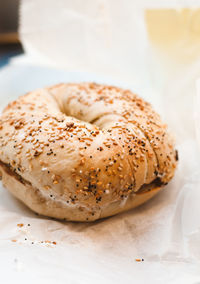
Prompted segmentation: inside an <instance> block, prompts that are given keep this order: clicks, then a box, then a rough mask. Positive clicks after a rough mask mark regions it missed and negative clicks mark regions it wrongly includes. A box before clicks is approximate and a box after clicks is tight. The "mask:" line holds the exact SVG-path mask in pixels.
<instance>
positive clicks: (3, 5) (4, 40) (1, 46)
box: [0, 0, 23, 67]
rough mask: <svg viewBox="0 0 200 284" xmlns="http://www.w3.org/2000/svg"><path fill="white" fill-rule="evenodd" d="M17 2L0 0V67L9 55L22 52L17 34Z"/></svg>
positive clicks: (14, 0)
mask: <svg viewBox="0 0 200 284" xmlns="http://www.w3.org/2000/svg"><path fill="white" fill-rule="evenodd" d="M19 2H20V1H19V0H1V1H0V67H2V66H3V65H5V64H6V63H7V62H8V59H9V58H10V57H12V56H14V55H17V54H21V53H22V52H23V49H22V45H21V44H20V40H19V34H18V25H19V17H18V14H19V13H18V11H19Z"/></svg>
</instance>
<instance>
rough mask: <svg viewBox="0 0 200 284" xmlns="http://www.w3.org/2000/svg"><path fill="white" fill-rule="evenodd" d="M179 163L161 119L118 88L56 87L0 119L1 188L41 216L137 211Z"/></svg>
mask: <svg viewBox="0 0 200 284" xmlns="http://www.w3.org/2000/svg"><path fill="white" fill-rule="evenodd" d="M177 160H178V157H177V151H176V150H175V149H174V144H173V139H172V138H171V136H170V135H169V133H168V131H167V126H166V125H165V124H163V123H162V122H161V119H160V116H159V115H158V114H157V113H156V112H155V111H154V110H153V109H152V107H151V105H150V104H149V103H147V102H145V101H144V100H143V99H141V98H139V97H138V96H137V95H135V94H133V93H132V92H131V91H129V90H123V89H121V88H116V87H112V86H105V85H98V84H95V83H81V84H59V85H56V86H53V87H50V88H45V89H40V90H36V91H34V92H31V93H28V94H26V95H24V96H22V97H20V98H19V99H18V100H16V101H14V102H12V103H10V104H9V105H8V106H7V107H6V109H5V110H4V111H3V114H2V116H1V117H0V176H1V178H2V182H3V185H4V186H5V187H6V188H7V189H8V190H9V191H10V192H11V193H12V194H14V195H15V197H17V198H18V199H20V200H21V201H22V202H23V203H25V204H26V205H27V206H28V207H29V208H31V209H32V210H33V211H35V212H37V213H39V214H42V215H45V216H50V217H55V218H58V219H65V220H72V221H93V220H97V219H99V218H104V217H107V216H111V215H114V214H117V213H119V212H122V211H125V210H128V209H130V208H133V207H136V206H138V205H140V204H142V203H144V202H145V201H147V200H148V199H150V198H151V197H152V196H154V195H155V194H156V193H157V192H159V191H160V189H161V188H162V187H163V186H164V185H165V184H167V183H168V182H169V181H170V180H171V178H172V177H173V175H174V171H175V168H176V164H177Z"/></svg>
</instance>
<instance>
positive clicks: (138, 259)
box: [135, 258, 144, 262]
mask: <svg viewBox="0 0 200 284" xmlns="http://www.w3.org/2000/svg"><path fill="white" fill-rule="evenodd" d="M135 261H137V262H140V261H144V258H136V259H135Z"/></svg>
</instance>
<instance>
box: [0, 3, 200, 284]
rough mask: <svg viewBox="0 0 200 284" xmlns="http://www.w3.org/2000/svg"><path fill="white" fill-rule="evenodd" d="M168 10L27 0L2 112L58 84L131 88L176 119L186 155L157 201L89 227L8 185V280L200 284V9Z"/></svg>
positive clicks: (2, 82) (6, 73)
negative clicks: (51, 213) (49, 213)
mask: <svg viewBox="0 0 200 284" xmlns="http://www.w3.org/2000/svg"><path fill="white" fill-rule="evenodd" d="M157 2H158V1H154V5H155V7H157V6H156V3H157ZM165 2H166V3H167V1H165ZM176 2H177V1H176ZM83 3H84V4H83ZM170 3H171V1H170ZM169 6H170V5H169ZM163 9H164V10H162V9H161V10H160V11H159V10H158V9H154V8H152V7H149V9H145V10H143V9H142V8H141V7H137V5H136V1H128V0H126V1H112V0H109V1H105V0H104V1H103V0H101V1H100V0H99V1H89V0H85V1H78V0H76V1H64V0H63V1H61V0H60V1H50V0H48V1H46V0H43V1H39V0H34V1H31V0H29V1H28V0H26V1H25V0H24V1H22V4H21V29H20V32H21V38H22V41H23V44H24V47H25V51H26V55H25V56H24V57H21V58H16V59H15V60H14V61H13V62H11V63H10V65H9V66H7V67H6V68H4V69H2V70H1V71H0V106H1V109H2V108H3V107H4V106H5V105H6V104H7V103H8V101H10V100H12V99H15V98H16V97H18V96H19V95H21V94H23V93H26V92H28V91H30V90H32V89H34V88H39V87H43V86H47V85H51V84H55V83H58V82H70V81H76V82H79V81H96V82H100V83H111V84H115V85H119V86H122V87H129V88H131V89H132V90H134V91H136V92H137V93H139V94H140V95H141V96H143V97H144V98H145V99H147V100H148V101H150V102H151V103H152V104H153V105H154V106H155V108H156V110H157V111H159V113H160V114H161V115H162V117H163V118H164V119H165V120H166V121H167V122H168V124H169V126H170V128H171V129H172V131H173V133H174V134H175V136H176V140H177V148H178V151H179V157H180V161H179V166H178V169H177V172H176V175H175V177H174V179H173V180H172V181H171V182H170V184H169V185H167V186H166V188H165V189H164V190H163V192H161V193H160V194H159V195H157V196H156V197H155V198H153V199H152V200H151V201H149V202H148V203H146V204H144V205H142V206H141V207H139V208H137V209H134V210H130V211H129V212H126V213H123V214H120V215H118V216H114V217H111V218H107V219H105V220H100V221H97V222H94V223H90V224H88V223H72V222H59V221H55V220H51V219H47V218H44V217H41V216H40V217H39V216H37V215H35V214H34V213H33V212H31V211H30V210H29V209H27V208H26V207H25V206H24V205H23V204H21V203H20V202H18V201H17V200H16V199H14V198H13V197H12V196H11V195H10V194H9V193H8V192H7V191H6V190H5V189H3V187H2V186H1V188H0V272H1V276H0V277H1V279H3V280H4V281H3V282H2V283H11V281H15V283H27V282H28V283H48V284H51V283H61V284H62V283H147V282H148V283H181V284H182V283H196V284H197V283H200V206H199V203H200V166H199V165H200V163H199V157H200V156H199V146H198V145H199V141H200V140H199V138H198V137H199V134H198V133H199V130H198V126H199V125H198V121H199V119H198V118H200V117H199V112H198V111H199V107H198V106H199V101H200V99H199V98H198V94H197V96H196V97H195V92H196V89H195V81H196V79H197V78H198V77H200V74H199V73H200V71H199V70H200V68H199V67H200V62H199V53H198V47H199V40H198V38H199V37H198V35H199V33H200V24H199V22H198V19H199V10H198V9H196V8H192V9H189V8H187V9H186V8H185V9H178V10H175V9H172V8H170V7H168V8H167V7H165V8H163ZM166 9H167V10H166ZM152 19H153V20H152ZM161 19H162V20H161ZM169 19H170V20H169ZM166 22H168V23H170V25H168V29H166ZM158 23H160V25H158ZM168 31H170V32H169V33H168ZM162 34H164V37H163V40H160V39H162ZM28 63H29V64H28ZM30 63H32V64H35V66H33V65H30ZM38 64H40V67H38V66H36V65H38ZM41 65H48V67H42V66H41ZM50 66H51V67H50ZM53 67H54V68H53ZM59 68H62V70H61V69H59ZM77 70H79V71H81V72H77ZM83 71H84V72H83ZM86 72H87V73H86ZM199 89H200V88H199ZM198 93H199V92H198ZM194 101H195V111H194ZM196 137H197V138H196ZM17 224H18V225H17ZM20 224H23V226H22V225H20ZM136 259H143V260H144V261H136Z"/></svg>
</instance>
